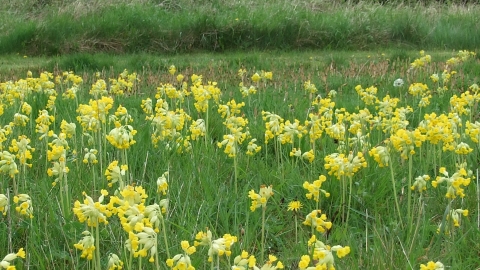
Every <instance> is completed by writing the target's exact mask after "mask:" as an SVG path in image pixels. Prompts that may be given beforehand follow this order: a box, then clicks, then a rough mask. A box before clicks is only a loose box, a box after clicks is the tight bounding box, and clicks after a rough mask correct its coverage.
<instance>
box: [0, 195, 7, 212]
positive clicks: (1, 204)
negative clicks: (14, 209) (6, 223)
mask: <svg viewBox="0 0 480 270" xmlns="http://www.w3.org/2000/svg"><path fill="white" fill-rule="evenodd" d="M7 211H8V197H7V196H5V194H0V212H2V214H3V215H4V216H5V215H7Z"/></svg>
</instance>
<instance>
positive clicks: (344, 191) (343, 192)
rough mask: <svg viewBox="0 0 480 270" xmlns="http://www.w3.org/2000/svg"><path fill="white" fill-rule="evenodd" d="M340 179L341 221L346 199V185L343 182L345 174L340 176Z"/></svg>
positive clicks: (343, 215)
mask: <svg viewBox="0 0 480 270" xmlns="http://www.w3.org/2000/svg"><path fill="white" fill-rule="evenodd" d="M340 181H341V186H342V203H341V206H342V209H341V210H342V221H345V201H346V197H347V187H346V183H345V176H342V179H341V180H340Z"/></svg>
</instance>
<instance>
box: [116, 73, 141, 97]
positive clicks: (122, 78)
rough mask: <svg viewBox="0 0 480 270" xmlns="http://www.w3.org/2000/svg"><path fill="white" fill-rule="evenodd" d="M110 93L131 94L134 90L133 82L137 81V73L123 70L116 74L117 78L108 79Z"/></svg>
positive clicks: (118, 94) (117, 94)
mask: <svg viewBox="0 0 480 270" xmlns="http://www.w3.org/2000/svg"><path fill="white" fill-rule="evenodd" d="M109 81H110V94H112V95H116V96H123V95H124V94H125V93H127V94H132V93H133V92H134V87H135V83H136V82H137V81H139V79H138V78H137V73H135V72H134V73H131V74H128V70H126V69H125V70H124V71H123V72H122V73H120V74H119V75H118V78H117V79H110V80H109Z"/></svg>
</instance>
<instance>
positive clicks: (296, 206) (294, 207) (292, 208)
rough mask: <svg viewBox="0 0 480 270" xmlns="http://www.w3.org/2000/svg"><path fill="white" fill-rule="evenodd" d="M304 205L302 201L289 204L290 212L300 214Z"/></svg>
mask: <svg viewBox="0 0 480 270" xmlns="http://www.w3.org/2000/svg"><path fill="white" fill-rule="evenodd" d="M302 206H303V205H302V203H301V202H300V201H291V202H289V203H288V209H287V210H288V211H293V212H298V211H299V210H300V208H302Z"/></svg>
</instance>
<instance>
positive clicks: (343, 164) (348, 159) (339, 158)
mask: <svg viewBox="0 0 480 270" xmlns="http://www.w3.org/2000/svg"><path fill="white" fill-rule="evenodd" d="M362 167H363V168H365V167H367V162H366V161H365V158H364V157H363V154H362V152H358V153H357V154H356V155H354V154H353V152H350V154H349V155H348V156H345V155H344V154H339V153H333V154H330V155H328V156H326V157H325V169H327V170H328V174H329V175H334V176H335V177H337V179H341V178H342V177H343V176H347V177H351V176H353V175H354V174H355V173H356V172H358V171H359V170H360V169H361V168H362Z"/></svg>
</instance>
